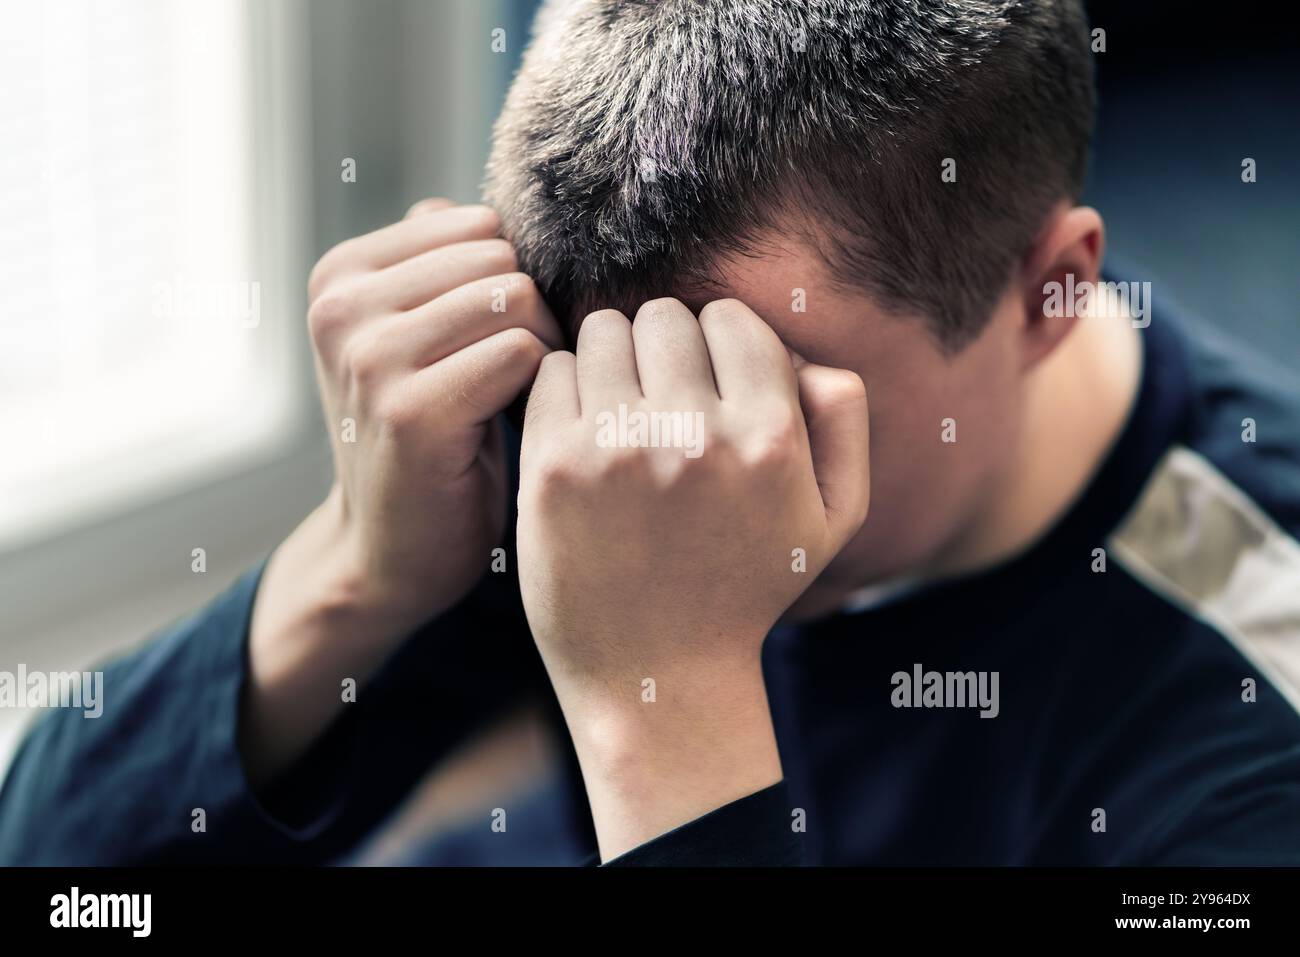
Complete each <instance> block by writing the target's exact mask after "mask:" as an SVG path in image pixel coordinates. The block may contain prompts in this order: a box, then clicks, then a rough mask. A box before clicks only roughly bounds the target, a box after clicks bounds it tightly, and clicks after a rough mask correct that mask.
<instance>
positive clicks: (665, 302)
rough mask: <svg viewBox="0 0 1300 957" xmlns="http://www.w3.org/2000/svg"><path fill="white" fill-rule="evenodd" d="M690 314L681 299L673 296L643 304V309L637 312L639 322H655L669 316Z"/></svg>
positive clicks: (662, 297)
mask: <svg viewBox="0 0 1300 957" xmlns="http://www.w3.org/2000/svg"><path fill="white" fill-rule="evenodd" d="M682 312H686V313H689V312H690V309H688V308H687V306H686V304H685V303H683V302H682V301H681V300H680V299H675V298H673V297H672V296H661V297H660V298H658V299H651V300H648V301H647V302H644V303H642V304H641V308H640V309H638V310H637V311H636V321H637V322H647V321H648V322H655V321H657V320H660V319H664V318H667V317H669V316H672V315H675V314H680V313H682Z"/></svg>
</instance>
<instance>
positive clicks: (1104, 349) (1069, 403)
mask: <svg viewBox="0 0 1300 957" xmlns="http://www.w3.org/2000/svg"><path fill="white" fill-rule="evenodd" d="M1141 378H1142V339H1141V337H1140V336H1139V335H1138V333H1137V330H1136V329H1134V327H1133V324H1132V322H1131V321H1130V320H1129V319H1128V318H1124V317H1122V313H1121V311H1120V306H1119V304H1118V303H1110V304H1108V306H1107V307H1106V310H1105V312H1103V313H1101V314H1100V315H1090V316H1088V317H1085V318H1081V319H1079V320H1078V325H1077V327H1076V328H1075V329H1074V330H1073V332H1072V333H1071V335H1070V336H1068V337H1067V338H1066V340H1065V341H1064V342H1062V343H1061V345H1060V346H1059V347H1058V348H1057V350H1056V351H1055V352H1054V353H1053V354H1052V355H1050V356H1048V357H1047V358H1046V359H1044V360H1043V362H1042V363H1041V364H1040V366H1039V367H1038V368H1037V369H1035V370H1034V371H1033V372H1032V373H1031V374H1030V376H1029V378H1028V380H1027V381H1026V386H1025V388H1026V393H1025V401H1024V409H1025V421H1024V425H1023V428H1022V429H1021V432H1020V441H1019V443H1018V444H1017V447H1016V450H1015V453H1014V454H1013V455H1012V456H1011V457H1010V458H1009V460H1008V462H1007V466H1006V468H1005V470H1004V472H1003V481H1002V482H1001V483H1000V484H999V485H998V486H997V487H996V489H995V491H994V493H993V495H992V496H991V497H990V499H989V500H988V501H987V502H985V503H984V505H983V507H982V508H981V510H980V512H979V515H978V516H977V517H976V518H975V519H974V520H973V521H972V522H971V524H970V525H969V526H968V527H967V528H966V529H965V530H964V531H963V534H962V535H961V536H960V538H959V539H958V540H957V541H956V542H954V543H953V544H952V546H951V547H950V548H948V549H946V550H945V553H944V555H943V556H942V557H941V559H940V560H939V561H938V562H936V563H935V565H934V566H933V568H932V570H931V574H932V575H933V576H936V577H943V578H947V577H951V576H955V575H961V574H967V573H970V572H974V571H979V570H981V569H984V568H988V567H991V566H994V565H998V564H1001V563H1002V562H1004V561H1006V560H1008V559H1010V558H1013V557H1015V556H1016V555H1018V554H1020V553H1021V552H1023V551H1025V550H1026V549H1028V548H1029V547H1030V546H1032V545H1033V544H1034V543H1035V542H1037V541H1038V540H1039V539H1041V538H1042V537H1043V536H1044V535H1045V534H1046V533H1047V532H1048V530H1049V529H1050V528H1051V527H1052V525H1053V524H1055V523H1056V522H1057V520H1059V519H1060V518H1061V517H1062V516H1063V515H1064V514H1065V512H1066V511H1068V510H1069V508H1070V507H1071V506H1072V505H1073V504H1074V503H1075V502H1076V501H1077V500H1078V498H1079V496H1080V495H1081V494H1082V493H1083V491H1084V489H1085V488H1086V487H1087V486H1088V483H1089V482H1091V480H1092V478H1093V477H1094V476H1095V475H1096V473H1097V470H1098V469H1099V468H1100V467H1101V465H1102V462H1103V461H1104V460H1105V458H1106V455H1107V454H1108V453H1109V452H1110V449H1111V447H1112V446H1113V445H1114V444H1115V442H1116V441H1118V439H1119V436H1120V434H1121V433H1122V432H1123V431H1124V426H1125V424H1126V422H1127V421H1128V418H1129V414H1130V412H1131V410H1132V407H1133V403H1134V401H1135V400H1136V398H1137V393H1138V387H1139V384H1140V382H1141Z"/></svg>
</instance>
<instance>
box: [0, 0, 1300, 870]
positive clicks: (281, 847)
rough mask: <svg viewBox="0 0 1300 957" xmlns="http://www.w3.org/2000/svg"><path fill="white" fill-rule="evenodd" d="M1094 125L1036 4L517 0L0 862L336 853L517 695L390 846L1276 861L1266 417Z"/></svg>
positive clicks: (15, 809) (1252, 383)
mask: <svg viewBox="0 0 1300 957" xmlns="http://www.w3.org/2000/svg"><path fill="white" fill-rule="evenodd" d="M1092 109H1093V94H1092V86H1091V65H1090V61H1089V51H1088V45H1087V33H1086V28H1085V24H1084V20H1083V16H1082V13H1081V9H1080V5H1079V4H1077V3H1074V2H1067V0H1061V2H1042V3H1033V4H1029V3H1015V2H1001V0H996V2H994V0H990V2H981V0H940V2H935V3H931V4H913V3H905V2H897V3H894V2H870V0H820V2H819V0H796V2H791V0H784V2H778V0H770V2H769V0H761V2H749V3H745V4H734V3H728V2H723V0H692V2H685V0H660V2H656V3H636V4H624V3H615V2H613V0H575V2H565V3H553V4H550V5H548V6H547V7H546V8H545V9H544V10H543V12H542V14H541V16H540V18H539V24H538V35H537V38H536V40H535V42H534V44H533V46H532V48H531V49H530V51H529V53H528V55H527V58H526V62H525V64H524V67H523V69H522V71H521V73H520V76H519V77H518V79H517V80H516V82H515V85H514V87H513V90H512V92H511V95H510V98H509V101H508V103H507V105H506V108H505V111H504V113H503V115H502V118H501V120H500V123H499V125H498V129H497V134H496V142H495V148H494V153H493V158H492V161H491V165H490V170H489V187H488V193H489V199H490V201H491V203H492V204H493V207H494V209H495V212H494V211H493V209H491V208H487V207H478V206H474V207H456V206H453V205H451V204H449V203H447V202H445V201H439V200H434V201H428V202H425V203H422V204H419V205H417V206H416V207H415V208H414V209H413V210H412V211H411V213H410V215H408V217H407V218H406V219H405V220H403V221H402V222H401V223H398V224H396V225H394V226H391V227H388V228H386V229H383V230H380V231H378V232H376V233H373V234H371V235H369V236H365V237H361V238H359V239H355V240H351V241H349V242H346V243H344V244H342V245H341V246H339V247H337V248H335V249H334V250H332V251H331V252H330V253H328V254H327V255H326V256H325V257H324V258H323V259H322V260H321V262H320V263H319V264H318V265H317V267H316V269H315V271H314V273H313V275H312V277H311V280H310V284H309V292H310V297H311V309H310V313H309V316H308V320H309V324H310V328H311V334H312V339H313V343H314V345H315V349H316V354H317V359H318V374H319V379H320V382H321V386H322V393H323V402H324V407H325V410H326V420H327V422H328V423H329V424H330V426H331V429H332V431H333V432H334V434H335V446H334V449H335V465H336V477H337V480H336V483H335V486H334V489H333V491H332V492H331V494H330V496H329V498H328V499H327V501H326V502H325V503H323V504H322V505H321V507H320V508H319V509H317V510H316V512H314V513H313V514H312V515H311V516H310V517H309V518H308V519H307V520H306V521H305V522H304V523H303V525H302V526H301V527H300V528H299V529H298V530H297V531H295V532H294V533H293V535H291V536H290V537H289V539H287V540H286V541H285V542H284V543H283V544H282V545H281V546H280V547H279V548H278V549H277V550H276V552H275V554H274V555H273V556H272V557H271V559H270V560H269V562H268V563H267V564H266V565H265V567H264V568H259V569H256V570H254V571H253V572H251V573H250V574H249V575H248V576H246V577H245V578H244V579H243V580H241V581H240V582H238V583H237V584H236V585H235V586H234V587H233V588H232V589H231V591H229V592H228V593H227V594H226V595H225V596H223V597H222V598H221V599H219V600H218V601H217V602H215V603H214V604H213V605H212V606H211V607H209V608H208V609H206V610H205V611H203V612H201V613H199V614H198V615H197V616H196V617H195V618H193V619H191V620H190V621H187V622H185V623H182V624H181V625H179V626H177V627H176V628H174V629H172V630H171V631H170V632H169V633H168V634H167V635H165V636H163V637H162V638H160V639H159V640H157V641H155V642H154V643H152V644H151V645H149V646H147V647H145V648H144V649H142V650H141V651H139V652H138V653H136V654H135V655H133V656H131V657H129V658H127V659H125V660H123V661H121V662H119V663H117V664H116V665H115V666H114V667H113V668H112V669H110V670H109V672H108V673H107V674H106V676H105V687H104V697H105V708H104V715H103V717H102V718H101V719H99V720H98V721H95V722H86V721H81V720H74V719H72V718H70V717H67V716H63V715H60V716H53V717H51V718H49V719H47V720H46V721H44V722H43V723H42V724H40V725H39V726H38V727H37V728H36V729H35V730H34V731H33V732H32V734H31V736H30V737H29V739H28V740H27V742H26V743H25V745H24V747H23V749H22V752H21V753H20V755H19V756H18V758H17V759H16V761H15V764H14V766H13V768H12V770H11V772H10V774H9V776H8V779H7V781H6V783H5V786H4V791H3V793H2V794H0V858H3V859H4V860H5V861H6V862H34V861H42V862H69V863H99V862H108V861H126V862H131V861H176V860H185V861H219V860H264V861H328V860H336V859H339V858H340V857H341V856H345V855H348V854H349V853H351V852H353V851H354V850H355V849H356V848H357V847H358V846H359V844H360V843H361V842H362V841H363V839H364V838H365V837H366V835H367V834H369V833H370V832H371V831H372V830H373V829H374V827H375V826H376V824H377V823H379V822H380V821H381V820H383V819H385V817H386V815H388V814H389V813H390V812H391V811H392V810H393V809H394V808H395V807H396V806H397V805H398V802H399V801H400V800H401V799H402V798H403V797H404V796H406V795H407V794H409V793H410V792H411V790H412V788H413V787H414V786H415V785H416V783H417V782H418V781H419V780H420V778H421V775H422V774H424V772H425V771H426V770H427V769H428V768H430V767H431V766H436V767H438V768H441V769H442V771H443V772H446V773H453V772H454V769H455V768H456V767H458V766H463V765H464V764H466V763H468V764H470V765H472V766H473V767H475V768H477V769H479V770H481V769H482V768H483V767H484V766H485V762H483V761H480V762H479V763H478V764H475V763H474V759H473V758H467V757H466V755H467V754H473V753H475V751H476V749H475V748H474V747H472V746H471V745H472V743H473V742H478V744H479V747H478V748H477V753H480V754H481V753H482V752H483V751H484V748H483V746H482V739H481V738H476V737H475V736H476V734H477V733H478V732H480V731H482V729H484V728H486V727H489V726H492V721H493V720H494V719H496V718H499V717H500V716H502V715H506V714H509V713H511V712H510V708H511V707H512V706H514V705H516V704H517V703H518V702H520V701H526V700H536V695H537V693H538V691H539V690H540V691H541V692H543V699H542V700H543V705H542V710H543V712H544V713H545V712H546V708H547V706H548V704H549V705H556V704H558V708H559V712H560V713H562V716H563V732H562V735H563V737H562V738H561V740H562V741H563V742H564V746H563V747H562V748H561V750H560V754H559V758H558V760H557V761H556V762H555V763H554V764H553V765H550V766H548V769H547V770H546V771H545V772H544V773H543V774H541V775H540V777H539V779H538V780H536V781H533V782H532V783H533V787H532V790H531V792H530V793H527V794H524V793H519V792H518V791H517V790H516V791H515V792H513V793H509V794H506V795H505V796H502V797H500V798H499V799H497V798H495V797H491V796H489V795H491V794H495V793H496V792H492V791H490V790H486V789H484V790H479V791H476V792H475V796H476V798H477V799H478V802H477V806H475V802H470V804H469V805H468V806H469V807H471V808H472V809H473V810H472V812H471V813H469V815H468V816H467V817H466V818H464V820H462V821H460V822H451V823H445V824H444V827H443V828H442V829H441V832H440V834H439V836H438V837H437V839H436V840H435V841H434V842H433V843H431V844H426V845H423V846H421V847H419V848H417V849H414V850H409V851H408V852H407V856H406V859H407V860H419V861H423V862H428V863H440V862H453V861H454V862H485V863H487V862H515V863H522V862H536V863H579V862H582V861H583V860H585V859H588V857H589V855H592V854H593V852H597V853H598V855H599V856H598V859H599V860H601V861H604V862H615V863H625V864H656V863H699V864H711V863H719V864H721V863H762V864H775V863H781V864H784V863H799V862H809V863H872V864H898V863H906V864H976V863H980V864H1067V863H1074V864H1150V863H1186V864H1226V863H1232V864H1273V863H1292V864H1294V863H1300V715H1298V714H1297V710H1296V705H1297V702H1300V693H1298V692H1297V688H1298V686H1300V587H1297V586H1298V585H1300V545H1297V543H1296V541H1295V538H1294V536H1295V534H1296V530H1297V528H1300V415H1298V414H1297V413H1300V398H1298V397H1297V395H1296V390H1295V389H1294V387H1293V386H1291V385H1287V384H1286V383H1285V380H1284V379H1283V378H1282V377H1281V376H1279V375H1278V374H1277V373H1276V372H1274V371H1271V370H1269V369H1268V368H1267V367H1266V366H1265V365H1264V364H1262V363H1259V362H1257V361H1256V360H1254V359H1252V358H1249V357H1248V356H1243V355H1241V354H1239V353H1238V352H1237V351H1236V350H1235V349H1234V348H1233V347H1232V346H1230V345H1228V344H1224V343H1221V342H1219V341H1218V339H1217V338H1215V337H1214V336H1213V335H1212V334H1211V333H1210V332H1208V331H1207V330H1205V329H1203V328H1202V327H1200V326H1198V325H1195V324H1194V323H1192V322H1191V321H1190V320H1186V319H1184V318H1181V317H1178V316H1177V315H1176V314H1175V313H1174V311H1173V310H1172V309H1171V308H1170V307H1169V306H1168V304H1167V303H1165V302H1163V301H1161V302H1159V303H1157V304H1156V305H1155V306H1154V307H1153V306H1152V303H1151V300H1150V298H1149V297H1148V296H1146V295H1145V294H1144V290H1145V288H1146V287H1145V286H1143V285H1142V284H1141V283H1140V282H1139V283H1133V284H1132V285H1130V284H1129V280H1128V279H1124V280H1121V281H1120V283H1119V284H1114V283H1112V284H1110V285H1106V284H1103V283H1101V262H1102V257H1103V224H1102V221H1101V218H1100V216H1099V215H1098V214H1097V213H1096V212H1095V211H1094V210H1091V209H1087V208H1083V207H1079V206H1077V205H1076V199H1077V196H1078V194H1079V191H1080V189H1081V183H1082V178H1083V171H1084V165H1085V157H1086V153H1087V148H1088V142H1089V138H1090V135H1091V118H1092ZM501 237H505V238H501ZM1139 278H1140V277H1139ZM617 310H622V311H617ZM570 343H572V344H573V351H572V352H569V351H566V349H565V346H566V345H567V344H570ZM525 392H527V393H528V394H529V399H528V406H527V413H526V418H525V421H524V423H523V427H522V436H521V438H519V439H518V450H517V445H516V438H515V436H514V433H513V430H512V429H511V428H509V427H508V426H507V425H506V424H503V421H502V418H501V413H502V412H503V411H504V410H506V408H507V407H508V406H510V405H511V404H512V402H514V400H515V399H516V398H517V397H518V396H519V395H520V394H521V393H525ZM674 416H675V418H674ZM345 420H351V421H352V422H354V423H355V426H356V432H357V441H356V442H355V443H344V442H342V441H340V440H339V435H340V431H339V429H340V425H341V423H343V422H344V421H345ZM868 423H869V434H868ZM697 426H698V427H697ZM516 464H517V466H518V475H517V482H516V474H515V472H516V469H515V466H516ZM516 486H517V493H516ZM512 504H516V505H517V509H518V512H517V521H516V516H515V514H514V512H513V511H512V509H511V507H510V506H511V505H512ZM501 547H504V548H505V551H504V552H502V551H499V549H500V548H501ZM516 576H517V577H516ZM533 642H535V643H536V648H537V651H538V652H540V656H538V655H537V654H535V653H534V652H533V651H532V647H531V645H532V643H533ZM539 657H540V664H541V665H542V666H544V670H543V668H542V667H539ZM549 713H550V714H551V716H552V718H554V717H555V713H554V711H553V710H552V711H551V712H549ZM556 725H558V722H556ZM487 750H488V751H491V748H490V747H489V748H488V749H487ZM511 753H515V752H511ZM486 764H492V762H491V761H486ZM495 764H496V765H502V764H505V765H509V764H510V759H507V760H505V761H502V760H500V759H498V760H497V761H496V762H495ZM449 769H450V770H449ZM453 776H454V774H453ZM507 777H508V775H507ZM480 778H481V775H480V776H479V777H476V778H475V780H476V781H477V780H480ZM455 790H456V789H455V788H454V787H444V788H443V789H442V791H437V789H436V786H435V789H434V793H438V794H442V795H444V797H445V796H446V795H449V794H453V793H454V792H455ZM434 803H435V804H438V803H440V802H438V801H435V802H434ZM443 803H444V804H445V803H454V802H451V798H445V801H444V802H443ZM199 811H202V815H199V813H198V812H199ZM200 817H201V818H202V820H203V822H204V826H203V827H202V828H198V827H197V826H196V825H195V822H196V821H197V820H199V819H200ZM591 859H592V860H595V859H597V858H595V857H591Z"/></svg>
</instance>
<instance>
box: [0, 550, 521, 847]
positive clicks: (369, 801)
mask: <svg viewBox="0 0 1300 957" xmlns="http://www.w3.org/2000/svg"><path fill="white" fill-rule="evenodd" d="M262 568H263V566H259V567H257V568H255V569H253V570H252V571H250V572H249V573H247V574H246V575H245V576H243V577H242V578H241V579H239V580H238V581H237V582H236V583H235V584H234V585H233V586H232V587H231V588H230V589H229V590H227V591H226V592H225V593H224V594H222V595H221V596H220V597H218V598H217V599H216V600H214V601H213V602H212V603H211V604H210V605H209V606H208V607H206V608H205V609H204V610H202V611H201V612H199V613H197V614H196V615H194V616H193V617H191V618H189V619H187V620H185V621H182V622H181V623H179V624H177V625H176V626H174V627H172V628H171V629H169V630H168V631H167V632H165V633H164V634H162V635H161V636H160V637H158V638H156V639H155V640H153V641H151V642H149V643H148V644H147V645H145V646H144V647H142V648H140V649H139V650H137V651H135V652H134V653H131V654H128V655H127V656H125V657H123V658H121V659H119V660H117V661H115V662H113V663H111V664H109V665H107V666H106V667H104V668H103V669H102V670H103V685H102V699H101V700H102V705H103V706H102V713H101V714H100V715H99V716H98V717H88V716H86V715H85V714H84V713H83V711H82V710H76V709H52V710H51V711H50V712H48V713H47V714H45V715H44V716H43V717H42V718H41V719H40V720H39V721H38V722H37V723H36V724H35V726H34V727H33V728H32V729H31V730H30V731H29V733H28V735H27V737H26V739H25V741H24V742H23V743H22V745H21V746H20V748H19V750H18V753H17V755H16V756H15V757H14V759H13V762H12V764H11V766H10V768H9V772H8V774H7V776H6V777H5V780H4V783H3V787H0V864H4V865H16V864H40V865H87V864H151V863H187V864H203V863H226V862H252V863H321V862H328V861H331V860H333V859H335V858H336V857H338V856H339V855H340V854H342V853H343V852H345V851H346V850H347V849H348V848H350V847H352V846H353V845H355V844H356V843H357V842H358V841H359V840H360V839H361V838H362V837H364V836H365V835H366V834H367V833H368V832H369V831H370V830H371V829H372V828H373V827H374V826H375V825H376V824H377V823H378V822H379V821H381V820H382V819H383V817H384V815H385V814H386V813H387V812H388V811H389V810H391V809H392V808H393V807H394V806H395V805H396V804H397V802H398V801H399V800H400V799H401V798H402V797H403V796H404V795H405V794H406V793H407V792H408V791H409V790H410V788H411V787H412V786H413V785H414V784H415V783H416V782H417V781H418V780H419V778H420V776H421V775H422V774H423V773H424V772H425V771H426V770H427V769H428V766H429V764H430V763H431V762H432V761H434V760H436V758H437V757H439V756H440V755H442V754H444V753H446V752H447V751H448V750H450V749H451V748H452V747H453V746H454V745H455V744H456V743H458V742H459V741H461V740H463V739H464V737H465V736H466V735H467V734H469V733H470V732H472V731H473V730H474V729H475V728H476V727H478V726H480V725H481V723H482V722H483V721H484V720H487V719H488V718H490V717H491V716H492V715H493V714H494V713H496V712H497V711H499V710H500V708H502V707H504V706H505V705H506V704H508V703H509V702H510V701H513V700H515V699H517V697H518V695H519V694H520V693H522V692H524V691H525V690H527V689H529V688H531V687H535V686H536V683H537V681H538V679H539V676H541V674H542V671H541V665H540V661H538V660H537V654H536V651H535V649H534V648H533V647H532V642H531V639H530V638H529V633H528V630H527V627H526V622H524V620H523V611H522V607H521V606H520V603H519V600H518V592H517V586H516V587H515V588H514V590H513V598H512V594H511V588H510V584H511V582H509V581H506V580H505V577H506V576H501V575H495V576H494V575H489V576H487V578H486V579H485V581H484V582H483V583H481V584H480V586H479V587H478V588H477V589H476V590H475V591H474V592H473V593H471V595H470V596H469V597H468V598H467V599H466V600H465V601H464V602H462V603H461V604H460V605H458V606H457V607H456V608H454V609H452V610H451V611H449V612H448V613H446V614H445V615H443V616H441V617H440V618H439V619H437V620H436V621H434V622H432V623H431V624H430V625H428V626H427V627H426V628H424V629H422V630H421V631H420V632H419V633H418V634H416V635H414V636H412V638H411V639H410V640H408V641H407V642H406V643H405V644H404V646H403V647H402V649H401V650H400V651H398V652H397V653H395V655H394V656H393V658H392V659H390V661H389V662H388V663H387V664H386V665H385V666H384V667H383V668H382V669H381V670H380V672H379V673H378V674H377V675H376V677H375V678H374V679H373V680H372V681H371V682H369V683H368V684H367V685H365V686H363V687H362V688H361V689H360V690H359V691H358V695H357V701H356V703H352V704H348V705H346V706H345V708H344V711H343V714H342V716H341V717H340V718H339V719H338V720H336V721H335V722H334V723H333V724H332V725H331V726H330V727H329V729H327V731H326V732H325V733H324V734H323V735H322V736H321V738H320V739H319V740H318V741H317V742H316V744H315V745H314V746H313V748H312V749H311V751H310V752H309V753H308V754H307V755H306V756H305V757H304V758H303V759H302V760H301V761H300V762H298V763H297V765H296V766H295V767H293V768H292V769H290V770H289V771H288V772H286V773H285V774H284V775H282V776H281V778H280V779H278V781H277V782H276V784H275V785H274V786H273V787H272V788H270V789H266V790H264V791H262V792H260V793H258V794H254V793H253V791H252V789H251V788H250V786H249V782H248V780H247V778H246V777H245V774H244V769H243V765H242V762H241V758H240V754H239V751H238V747H237V743H236V742H237V740H238V723H239V714H240V697H241V695H242V693H243V688H244V684H245V682H246V680H247V676H248V663H247V654H248V628H249V621H250V618H251V612H252V607H253V601H254V598H255V596H256V592H257V587H258V583H259V581H260V579H261V574H262Z"/></svg>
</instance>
